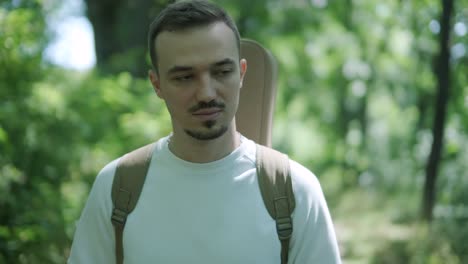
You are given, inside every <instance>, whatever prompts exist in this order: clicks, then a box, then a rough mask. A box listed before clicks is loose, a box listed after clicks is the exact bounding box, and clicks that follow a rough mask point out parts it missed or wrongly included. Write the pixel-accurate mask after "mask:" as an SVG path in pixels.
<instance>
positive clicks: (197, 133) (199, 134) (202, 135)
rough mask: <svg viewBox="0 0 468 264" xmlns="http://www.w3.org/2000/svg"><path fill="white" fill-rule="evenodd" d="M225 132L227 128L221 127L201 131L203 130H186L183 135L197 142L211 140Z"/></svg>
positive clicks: (211, 127)
mask: <svg viewBox="0 0 468 264" xmlns="http://www.w3.org/2000/svg"><path fill="white" fill-rule="evenodd" d="M227 130H228V127H227V126H221V127H214V126H210V128H207V129H203V130H191V129H186V130H185V133H187V135H189V136H191V137H192V138H195V139H198V140H213V139H217V138H219V137H221V136H222V135H224V134H225V133H226V132H227Z"/></svg>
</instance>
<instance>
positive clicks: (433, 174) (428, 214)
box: [422, 0, 453, 221]
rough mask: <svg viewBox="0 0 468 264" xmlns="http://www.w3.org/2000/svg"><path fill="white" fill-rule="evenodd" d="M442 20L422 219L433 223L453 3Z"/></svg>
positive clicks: (445, 4)
mask: <svg viewBox="0 0 468 264" xmlns="http://www.w3.org/2000/svg"><path fill="white" fill-rule="evenodd" d="M441 4H442V13H441V16H440V26H441V30H440V35H439V45H440V46H439V48H440V51H439V55H438V57H437V60H436V67H435V75H436V76H437V96H436V102H435V107H436V108H435V116H434V123H433V129H432V131H433V132H432V133H433V143H432V148H431V153H430V154H429V158H428V161H427V165H426V180H425V183H424V194H423V206H422V215H423V217H424V219H425V220H428V221H430V220H431V219H432V209H433V208H434V203H435V200H436V182H437V172H438V169H439V165H440V162H441V159H440V157H441V153H442V149H443V138H444V128H445V120H446V116H447V104H448V102H449V96H450V74H451V70H450V69H451V66H450V28H451V23H450V19H451V17H452V11H453V0H442V1H441Z"/></svg>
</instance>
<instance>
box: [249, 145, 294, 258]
mask: <svg viewBox="0 0 468 264" xmlns="http://www.w3.org/2000/svg"><path fill="white" fill-rule="evenodd" d="M256 163H257V175H258V183H259V186H260V192H261V193H262V197H263V202H264V203H265V206H266V208H267V210H268V213H269V214H270V215H271V217H272V218H273V219H275V221H276V230H277V232H278V237H279V239H280V241H281V263H282V264H286V263H287V262H288V253H289V240H290V238H291V235H292V230H293V226H292V219H291V214H292V212H293V211H294V208H295V207H296V202H295V200H294V193H293V189H292V182H291V175H290V168H289V158H288V156H287V155H285V154H282V153H280V152H278V151H276V150H274V149H271V148H267V147H264V146H261V145H257V162H256Z"/></svg>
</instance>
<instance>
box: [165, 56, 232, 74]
mask: <svg viewBox="0 0 468 264" xmlns="http://www.w3.org/2000/svg"><path fill="white" fill-rule="evenodd" d="M234 64H235V61H234V60H233V59H231V58H226V59H223V60H221V61H218V62H215V63H213V64H212V65H211V66H210V68H211V67H219V66H224V65H234ZM190 70H193V67H191V66H177V65H176V66H174V67H172V68H170V69H169V70H168V71H167V74H173V73H177V72H184V71H190Z"/></svg>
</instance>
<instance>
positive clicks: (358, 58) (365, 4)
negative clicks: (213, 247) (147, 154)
mask: <svg viewBox="0 0 468 264" xmlns="http://www.w3.org/2000/svg"><path fill="white" fill-rule="evenodd" d="M217 2H219V3H220V4H222V5H223V6H225V7H226V8H227V9H228V10H229V11H230V13H232V14H233V15H234V17H235V18H236V20H237V21H238V24H239V29H240V30H241V33H242V35H243V36H244V37H247V38H252V39H255V40H257V41H259V42H261V43H262V44H264V45H265V46H266V47H268V48H270V49H271V50H272V52H273V54H274V55H275V56H276V58H277V60H278V63H279V74H280V76H279V80H278V84H279V89H280V90H279V95H278V102H277V107H276V114H275V130H274V137H273V140H274V146H275V147H276V148H277V149H280V150H282V151H284V152H287V153H288V154H289V155H290V156H291V157H293V158H294V159H296V160H297V161H299V162H301V163H303V164H304V165H306V166H307V167H309V168H311V170H312V171H314V172H315V173H316V174H317V176H318V177H319V178H320V181H321V183H322V186H323V189H324V191H325V194H326V196H327V200H328V203H329V205H330V206H331V212H332V215H334V216H336V217H334V218H335V222H336V224H337V226H342V227H343V228H344V230H343V229H341V228H338V229H337V230H338V231H337V235H338V238H339V240H340V244H341V247H342V253H343V255H344V259H345V260H346V262H347V263H348V262H349V263H352V262H353V261H355V262H356V263H434V264H435V263H467V262H468V252H467V249H466V244H467V243H468V232H466V230H467V229H466V226H467V221H468V195H467V192H466V190H468V175H467V171H468V164H467V162H466V161H467V160H468V153H467V152H466V149H468V135H467V131H468V111H467V108H468V81H467V78H468V75H467V74H466V73H467V72H468V68H467V66H468V63H467V60H468V56H467V53H466V52H467V48H468V38H467V36H468V35H467V33H466V28H467V27H468V8H467V7H468V1H466V0H459V1H457V2H456V8H455V16H454V18H453V24H454V25H455V24H456V23H461V24H459V27H461V28H462V29H460V28H459V29H458V31H456V30H455V29H454V30H453V31H452V41H451V43H452V51H454V52H452V58H451V63H452V78H453V81H452V85H453V87H452V88H453V89H452V91H453V94H451V95H450V96H451V97H450V104H449V112H448V122H447V124H446V128H445V130H446V134H445V138H444V141H445V147H444V152H443V158H442V168H441V169H440V172H439V173H440V177H439V182H438V185H437V191H438V200H437V206H436V208H435V211H434V215H435V220H434V222H433V223H432V224H431V225H430V226H426V225H425V224H421V223H419V222H418V221H417V216H418V213H419V211H418V210H419V206H420V203H421V196H422V195H421V190H422V183H423V180H424V167H425V163H426V162H427V161H426V160H427V156H428V153H429V150H430V147H431V143H432V132H431V125H432V124H431V123H432V117H433V115H434V105H433V104H434V97H435V89H436V80H435V75H434V68H433V65H434V56H435V55H436V53H437V50H438V44H437V37H438V35H437V25H438V24H437V19H438V16H439V13H440V4H439V1H436V0H424V1H386V2H379V3H377V4H376V3H375V2H374V1H369V0H354V1H351V0H347V1H323V0H311V1H279V0H276V1H266V0H261V1H244V0H242V1H227V0H218V1H217ZM57 3H58V2H54V1H45V0H17V1H0V69H1V70H0V263H63V262H64V261H65V259H66V256H67V254H68V250H69V246H70V243H71V239H72V236H73V232H74V223H75V221H76V220H77V218H78V217H79V214H80V211H81V209H82V206H83V205H84V203H85V201H86V196H87V194H88V191H89V188H90V186H91V184H92V182H93V180H94V177H95V176H96V174H97V173H98V171H99V170H100V169H101V168H102V167H103V166H104V165H105V164H106V163H108V162H110V161H111V160H113V159H115V158H117V157H118V156H120V155H122V154H123V153H126V152H128V151H129V150H131V149H133V148H136V147H138V146H141V145H144V144H147V143H148V142H150V141H154V140H156V139H158V138H159V137H162V136H164V135H167V134H168V133H170V131H171V126H170V118H169V115H168V113H167V111H166V110H165V106H164V103H163V102H162V101H161V100H159V99H158V98H157V97H156V96H155V95H154V92H153V91H152V89H151V85H150V84H149V82H148V81H147V80H144V79H140V78H136V77H133V76H131V75H130V74H129V73H127V72H121V73H117V74H115V75H106V76H103V75H101V74H100V73H99V72H98V71H95V70H92V71H89V72H76V71H73V70H67V69H62V68H60V66H54V65H51V64H49V63H47V62H46V61H45V60H44V59H43V58H42V54H43V51H44V49H45V47H46V45H47V44H48V41H49V38H48V36H49V35H48V29H47V27H46V18H47V16H48V15H49V14H51V13H52V12H53V8H52V7H51V6H54V5H56V4H57ZM137 26H142V25H137ZM463 26H464V28H465V30H464V32H465V33H464V34H461V33H463ZM454 28H455V26H454ZM460 32H461V33H460ZM119 63H122V64H125V63H132V64H134V63H135V62H134V61H132V58H131V56H130V57H129V58H125V59H122V61H120V62H119ZM141 63H146V62H141ZM376 212H378V213H379V214H381V217H380V218H379V217H375V218H374V215H375V213H376ZM360 223H366V224H365V225H362V224H360ZM375 223H387V224H388V226H387V225H386V226H384V227H383V228H382V229H383V230H384V231H383V232H382V234H380V233H377V232H375V230H374V229H372V228H370V226H369V225H372V224H375ZM394 226H405V227H408V229H405V230H406V231H404V232H403V233H404V235H402V236H401V237H397V238H394V237H393V236H392V234H393V235H395V234H396V233H397V232H396V231H394V230H395V229H394ZM340 231H343V232H340ZM347 232H354V233H353V234H354V235H351V236H349V235H346V234H347ZM368 233H369V235H370V236H371V237H373V240H368V239H365V238H364V239H363V240H362V241H361V240H358V239H359V235H365V234H368ZM381 240H382V241H381ZM375 241H380V242H382V243H375ZM386 241H388V242H386ZM368 244H371V245H370V246H371V247H372V248H373V249H372V250H369V251H368V252H367V251H366V252H367V253H365V254H364V253H363V254H361V253H360V252H364V250H360V249H359V248H360V247H366V246H367V245H368Z"/></svg>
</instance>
